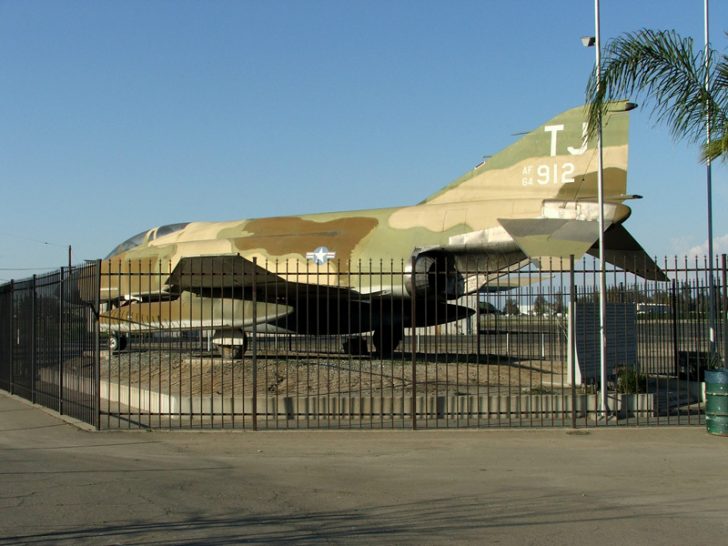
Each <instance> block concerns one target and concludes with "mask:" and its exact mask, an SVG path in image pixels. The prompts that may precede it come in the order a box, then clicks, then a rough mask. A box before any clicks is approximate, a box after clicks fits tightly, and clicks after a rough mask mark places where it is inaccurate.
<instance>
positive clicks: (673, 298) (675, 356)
mask: <svg viewBox="0 0 728 546" xmlns="http://www.w3.org/2000/svg"><path fill="white" fill-rule="evenodd" d="M670 303H671V304H672V305H671V306H670V307H672V360H673V372H674V373H675V375H678V373H679V372H680V358H679V355H680V345H679V340H678V330H677V291H676V288H675V279H672V283H671V284H670Z"/></svg>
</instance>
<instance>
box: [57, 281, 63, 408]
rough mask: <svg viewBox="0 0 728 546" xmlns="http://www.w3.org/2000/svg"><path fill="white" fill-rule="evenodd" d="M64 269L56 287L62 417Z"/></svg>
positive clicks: (59, 406) (59, 391)
mask: <svg viewBox="0 0 728 546" xmlns="http://www.w3.org/2000/svg"><path fill="white" fill-rule="evenodd" d="M63 273H64V268H63V267H61V272H60V275H61V278H60V285H59V287H58V413H60V414H61V415H63V299H64V297H65V290H64V285H65V283H64V280H65V279H64V274H63Z"/></svg>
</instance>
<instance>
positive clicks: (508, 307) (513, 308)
mask: <svg viewBox="0 0 728 546" xmlns="http://www.w3.org/2000/svg"><path fill="white" fill-rule="evenodd" d="M520 312H521V310H520V309H519V308H518V302H516V300H514V299H513V298H508V299H507V300H506V304H505V305H504V306H503V313H505V314H506V315H518V314H520Z"/></svg>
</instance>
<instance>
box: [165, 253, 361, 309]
mask: <svg viewBox="0 0 728 546" xmlns="http://www.w3.org/2000/svg"><path fill="white" fill-rule="evenodd" d="M326 276H327V275H325V274H323V275H322V276H321V277H326ZM298 278H300V277H298ZM304 278H306V276H304ZM311 280H312V281H315V280H321V278H320V277H319V278H315V277H313V276H312V277H311ZM167 285H168V288H169V290H170V291H173V292H183V291H187V292H192V293H193V294H197V295H198V296H206V297H229V298H238V299H251V294H252V290H253V287H255V288H256V291H257V294H256V299H257V300H259V301H271V302H273V301H276V302H281V301H286V300H290V299H293V298H301V297H304V296H307V295H309V294H314V295H316V296H319V297H332V296H334V295H341V293H342V292H345V293H346V294H347V296H348V297H351V295H352V294H355V292H354V291H352V290H350V289H348V288H343V287H338V286H331V285H326V284H323V283H316V282H311V283H307V282H292V281H289V280H287V279H285V278H283V277H282V276H280V275H277V274H275V273H273V272H272V271H270V270H268V269H266V268H265V267H261V266H260V265H258V264H257V263H255V262H253V261H251V260H248V259H246V258H243V257H242V256H240V255H239V254H221V255H214V256H187V257H184V258H182V259H181V260H180V261H179V263H178V264H177V266H176V267H175V268H174V270H173V271H172V273H171V274H170V275H169V278H168V279H167ZM357 295H358V294H357Z"/></svg>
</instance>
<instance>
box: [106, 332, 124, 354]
mask: <svg viewBox="0 0 728 546" xmlns="http://www.w3.org/2000/svg"><path fill="white" fill-rule="evenodd" d="M128 341H129V338H127V336H125V335H123V334H112V335H110V336H109V350H110V351H123V350H124V349H126V345H127V342H128Z"/></svg>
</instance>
